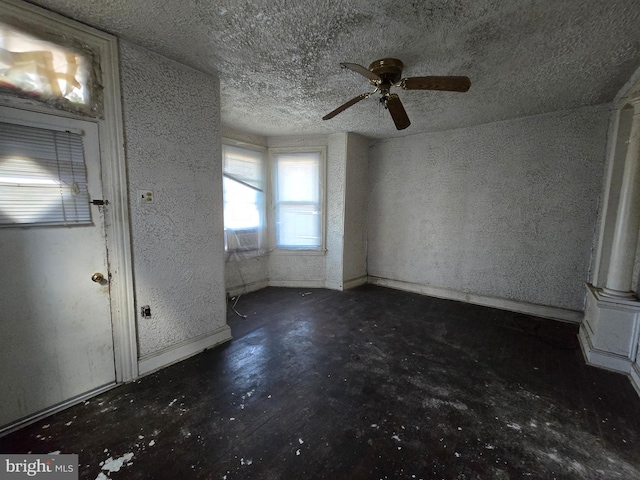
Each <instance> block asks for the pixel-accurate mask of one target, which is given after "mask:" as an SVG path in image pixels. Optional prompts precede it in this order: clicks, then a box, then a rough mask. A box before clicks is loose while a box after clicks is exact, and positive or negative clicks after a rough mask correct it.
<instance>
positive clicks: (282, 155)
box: [273, 148, 324, 250]
mask: <svg viewBox="0 0 640 480" xmlns="http://www.w3.org/2000/svg"><path fill="white" fill-rule="evenodd" d="M273 166H274V170H275V171H274V179H275V187H274V207H275V230H276V232H275V236H276V246H277V247H279V248H297V249H314V250H319V249H321V248H322V247H323V208H322V207H323V201H324V200H323V188H322V184H323V180H324V179H323V174H324V150H323V149H317V148H316V149H313V150H309V151H299V150H298V151H294V150H290V149H287V150H284V149H276V150H274V151H273Z"/></svg>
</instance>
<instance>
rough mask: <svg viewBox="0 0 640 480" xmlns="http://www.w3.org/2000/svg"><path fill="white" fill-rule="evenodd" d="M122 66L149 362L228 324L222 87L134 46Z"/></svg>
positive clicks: (142, 340)
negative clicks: (143, 194)
mask: <svg viewBox="0 0 640 480" xmlns="http://www.w3.org/2000/svg"><path fill="white" fill-rule="evenodd" d="M120 59H121V63H120V66H121V83H122V104H123V116H124V133H125V147H126V155H127V162H128V175H129V186H130V190H129V196H130V211H131V234H132V243H133V259H134V278H135V295H136V301H137V305H138V307H139V306H141V305H150V306H151V314H152V317H151V318H150V319H141V318H139V319H138V342H139V345H138V348H139V352H138V353H139V355H141V356H144V355H148V354H150V353H154V352H157V351H159V350H162V349H165V348H167V347H171V346H173V345H176V344H178V343H180V342H184V341H186V340H189V339H192V338H194V337H198V336H200V335H205V334H207V333H210V332H213V331H214V330H216V329H218V328H220V327H222V326H224V325H226V315H225V291H224V254H223V248H224V246H223V238H222V232H223V228H222V192H221V185H222V178H221V175H222V167H221V157H220V140H219V138H220V133H219V132H220V118H219V98H218V80H217V79H216V78H215V77H212V76H210V75H206V74H203V73H200V72H197V71H194V70H193V69H191V68H189V67H185V66H183V65H180V64H178V63H176V62H173V61H172V60H169V59H166V58H163V57H161V56H159V55H156V54H154V53H151V52H149V51H147V50H144V49H141V48H139V47H137V46H134V45H132V44H130V43H128V42H121V43H120ZM137 189H151V190H153V192H154V195H155V199H156V202H155V204H151V205H139V204H138V203H137V200H136V199H137V194H136V190H137Z"/></svg>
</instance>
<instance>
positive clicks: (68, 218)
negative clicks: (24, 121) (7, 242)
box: [0, 122, 91, 227]
mask: <svg viewBox="0 0 640 480" xmlns="http://www.w3.org/2000/svg"><path fill="white" fill-rule="evenodd" d="M90 223H91V211H90V209H89V193H88V190H87V174H86V167H85V161H84V150H83V144H82V137H81V136H80V135H78V134H76V133H71V132H65V131H58V130H49V129H44V128H36V127H27V126H23V125H16V124H11V123H3V122H0V226H4V227H7V226H21V227H23V226H35V225H43V226H45V225H82V224H90Z"/></svg>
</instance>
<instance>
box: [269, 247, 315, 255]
mask: <svg viewBox="0 0 640 480" xmlns="http://www.w3.org/2000/svg"><path fill="white" fill-rule="evenodd" d="M326 253H327V250H326V249H324V248H319V249H305V248H275V249H274V250H273V251H271V255H283V256H288V255H293V256H296V255H298V256H303V255H304V256H323V255H326Z"/></svg>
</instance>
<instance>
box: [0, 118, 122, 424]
mask: <svg viewBox="0 0 640 480" xmlns="http://www.w3.org/2000/svg"><path fill="white" fill-rule="evenodd" d="M0 122H5V123H14V124H15V123H17V124H21V125H29V126H34V127H39V128H50V129H54V130H68V131H74V132H77V133H81V134H82V143H83V147H84V156H85V162H86V171H87V186H88V191H89V198H90V199H102V186H101V180H100V154H99V143H98V142H99V139H98V127H97V125H96V124H95V123H92V122H84V121H79V120H72V119H67V118H62V117H56V116H51V115H43V114H36V113H33V112H26V111H22V110H16V109H9V108H0ZM0 128H1V124H0ZM5 129H7V127H5ZM0 161H2V160H1V159H0ZM0 200H1V199H0ZM0 205H1V203H0ZM0 208H1V207H0ZM103 208H108V206H107V207H101V206H93V205H91V206H90V210H91V221H92V222H91V223H92V224H91V225H81V226H80V225H79V226H68V227H66V226H32V227H27V228H24V227H1V226H0V374H1V378H0V385H1V387H0V427H2V426H3V425H7V424H10V423H14V422H15V421H17V420H19V419H23V418H26V417H29V416H32V415H34V414H36V413H38V412H45V411H47V410H49V409H52V408H54V407H56V406H60V405H63V404H65V403H66V402H70V401H73V400H74V399H76V400H77V399H78V398H79V397H82V396H83V395H85V394H88V393H90V392H95V391H98V390H100V389H102V388H106V387H108V386H110V385H112V384H113V383H114V382H115V367H114V351H113V335H112V326H111V314H110V301H109V285H108V278H109V275H108V271H107V265H108V262H107V252H106V243H105V236H104V225H103V221H104V218H103V211H102V209H103ZM94 273H100V274H102V275H104V277H105V280H104V281H102V282H101V283H100V282H95V281H92V275H93V274H94Z"/></svg>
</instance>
